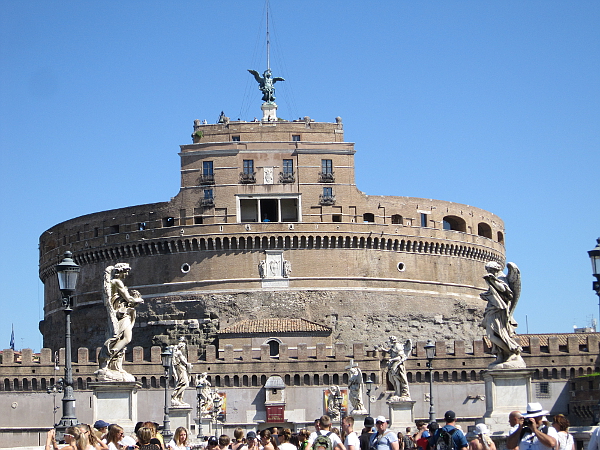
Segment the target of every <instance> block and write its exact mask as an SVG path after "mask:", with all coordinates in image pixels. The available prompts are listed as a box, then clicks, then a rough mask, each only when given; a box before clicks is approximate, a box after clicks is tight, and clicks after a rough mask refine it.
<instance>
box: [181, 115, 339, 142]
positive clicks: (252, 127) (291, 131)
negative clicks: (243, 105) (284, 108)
mask: <svg viewBox="0 0 600 450" xmlns="http://www.w3.org/2000/svg"><path fill="white" fill-rule="evenodd" d="M336 120H337V121H336V123H329V122H315V121H313V120H311V119H310V117H304V118H300V119H297V120H293V121H291V122H290V121H287V120H277V121H269V122H265V121H260V120H258V119H255V120H254V121H252V122H246V121H239V120H238V121H226V122H225V123H217V124H203V123H201V122H200V121H199V120H197V121H195V122H194V133H193V134H192V139H193V142H194V144H197V143H204V142H236V141H239V142H258V141H261V142H264V141H271V142H286V141H290V142H294V141H296V142H303V141H307V142H343V141H344V127H343V125H342V119H341V118H339V117H338V118H337V119H336Z"/></svg>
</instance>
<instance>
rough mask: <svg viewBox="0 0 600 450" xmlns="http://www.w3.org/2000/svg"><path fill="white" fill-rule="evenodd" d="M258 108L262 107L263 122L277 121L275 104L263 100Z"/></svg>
mask: <svg viewBox="0 0 600 450" xmlns="http://www.w3.org/2000/svg"><path fill="white" fill-rule="evenodd" d="M260 109H262V112H263V117H262V120H263V122H277V104H275V103H273V102H265V103H263V104H262V106H261V107H260Z"/></svg>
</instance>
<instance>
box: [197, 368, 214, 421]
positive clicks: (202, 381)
mask: <svg viewBox="0 0 600 450" xmlns="http://www.w3.org/2000/svg"><path fill="white" fill-rule="evenodd" d="M196 386H199V387H200V398H199V399H198V401H199V402H200V411H201V413H202V414H207V413H208V412H209V411H210V409H211V408H212V406H213V404H212V399H213V391H212V389H211V384H210V381H208V374H207V373H206V372H202V373H201V374H200V375H197V376H196Z"/></svg>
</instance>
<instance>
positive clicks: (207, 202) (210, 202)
mask: <svg viewBox="0 0 600 450" xmlns="http://www.w3.org/2000/svg"><path fill="white" fill-rule="evenodd" d="M202 206H204V207H205V208H210V207H211V206H215V198H214V197H205V198H203V199H202Z"/></svg>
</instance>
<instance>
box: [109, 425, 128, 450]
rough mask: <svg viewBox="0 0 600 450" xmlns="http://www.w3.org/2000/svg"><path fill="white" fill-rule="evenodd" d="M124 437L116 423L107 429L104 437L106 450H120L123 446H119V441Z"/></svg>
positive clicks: (121, 429)
mask: <svg viewBox="0 0 600 450" xmlns="http://www.w3.org/2000/svg"><path fill="white" fill-rule="evenodd" d="M124 437H125V433H124V432H123V428H121V427H120V426H119V425H117V424H116V423H113V424H112V425H111V426H110V427H108V435H107V436H106V445H108V450H122V449H123V446H122V445H121V444H119V441H120V440H121V439H123V438H124Z"/></svg>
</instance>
